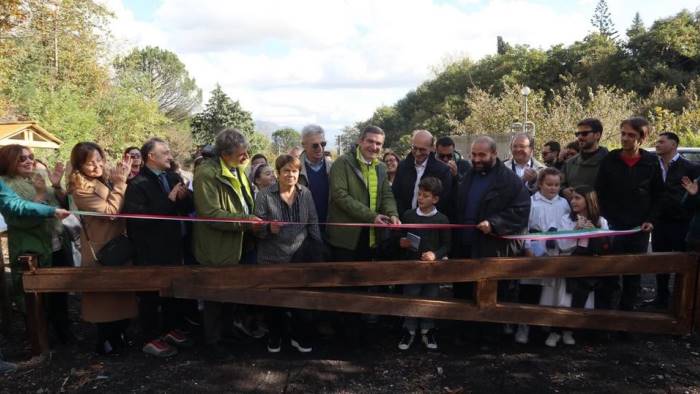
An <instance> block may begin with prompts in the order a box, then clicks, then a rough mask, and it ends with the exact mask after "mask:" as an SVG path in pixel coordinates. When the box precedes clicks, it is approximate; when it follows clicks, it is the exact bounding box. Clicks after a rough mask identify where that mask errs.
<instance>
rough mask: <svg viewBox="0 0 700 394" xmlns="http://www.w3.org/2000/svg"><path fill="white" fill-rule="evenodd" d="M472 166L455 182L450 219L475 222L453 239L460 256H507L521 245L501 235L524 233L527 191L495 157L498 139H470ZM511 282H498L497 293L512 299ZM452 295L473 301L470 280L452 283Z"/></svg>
mask: <svg viewBox="0 0 700 394" xmlns="http://www.w3.org/2000/svg"><path fill="white" fill-rule="evenodd" d="M471 155H472V168H471V170H470V171H468V172H467V173H466V175H465V176H464V179H462V182H461V183H460V186H459V191H458V194H457V201H456V207H457V208H456V212H455V216H454V217H453V218H452V221H453V222H456V223H461V224H469V225H476V227H472V228H466V229H464V230H461V234H460V235H459V238H458V239H457V241H456V243H459V244H460V245H461V248H460V251H459V253H460V255H461V257H464V258H481V257H508V256H515V255H517V254H519V253H520V250H521V248H522V243H521V242H520V241H512V240H506V239H501V238H499V236H503V235H514V234H523V233H525V232H526V231H527V226H528V219H529V216H530V192H529V191H528V189H527V188H526V186H525V184H524V183H523V181H522V180H521V179H520V177H518V176H517V175H516V174H515V172H513V171H511V170H510V169H508V168H507V167H505V166H504V165H503V163H502V162H501V161H500V160H499V159H498V154H497V152H496V142H495V141H494V140H493V139H492V138H490V137H486V136H482V137H478V138H476V139H475V140H474V142H473V143H472V149H471ZM515 283H516V282H515V281H500V282H499V283H498V297H499V299H501V300H506V301H507V300H508V299H509V298H513V297H514V292H515ZM453 290H454V296H455V298H461V299H471V298H473V295H474V284H473V283H454V284H453Z"/></svg>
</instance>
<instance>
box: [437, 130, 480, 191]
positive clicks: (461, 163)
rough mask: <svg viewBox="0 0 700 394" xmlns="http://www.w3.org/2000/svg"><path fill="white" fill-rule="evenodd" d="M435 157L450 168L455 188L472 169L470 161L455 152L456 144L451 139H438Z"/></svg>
mask: <svg viewBox="0 0 700 394" xmlns="http://www.w3.org/2000/svg"><path fill="white" fill-rule="evenodd" d="M435 156H436V157H437V159H438V160H440V161H441V162H443V163H445V164H447V166H448V167H450V174H452V180H453V183H454V184H455V186H456V185H457V183H458V181H459V180H461V179H462V177H464V174H466V173H467V172H468V171H469V169H470V168H471V167H472V165H471V164H469V161H468V160H464V159H462V155H460V154H459V152H457V151H456V150H455V142H454V140H453V139H452V138H450V137H440V138H438V140H437V142H435Z"/></svg>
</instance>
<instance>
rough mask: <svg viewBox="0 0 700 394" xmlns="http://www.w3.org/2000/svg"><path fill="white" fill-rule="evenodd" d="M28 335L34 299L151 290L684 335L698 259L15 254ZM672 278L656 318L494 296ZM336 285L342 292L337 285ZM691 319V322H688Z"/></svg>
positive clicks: (37, 304) (689, 325)
mask: <svg viewBox="0 0 700 394" xmlns="http://www.w3.org/2000/svg"><path fill="white" fill-rule="evenodd" d="M23 259H24V261H25V262H26V269H27V272H25V274H24V277H23V282H24V289H25V292H26V293H27V294H26V295H27V297H26V302H27V313H28V316H29V325H30V327H29V331H30V335H31V338H32V343H33V345H34V346H35V347H34V349H35V352H43V351H45V350H46V349H47V346H48V345H47V341H46V327H45V326H46V322H45V319H44V317H43V316H44V314H43V304H42V300H41V297H40V296H39V293H48V292H131V291H157V292H159V293H160V294H161V295H163V296H168V297H176V298H187V299H204V300H210V301H221V302H233V303H241V304H253V305H269V306H279V307H289V308H303V309H315V310H329V311H340V312H356V313H371V314H379V315H394V316H413V317H425V318H435V319H450V320H469V321H488V322H498V323H526V324H531V325H544V326H558V327H571V328H590V329H602V330H621V331H638V332H648V333H667V334H686V333H690V332H692V331H693V329H694V328H697V327H694V325H696V326H700V305H699V303H698V258H697V256H695V255H693V254H684V253H655V254H644V255H619V256H599V257H582V256H575V257H574V256H569V257H547V258H529V257H528V258H525V257H522V258H487V259H474V260H467V259H464V260H448V261H441V262H436V263H426V262H412V261H386V262H376V261H375V262H354V263H304V264H279V265H264V264H261V265H235V266H227V267H202V266H177V267H116V268H107V267H94V268H38V269H37V268H36V265H35V259H34V257H32V256H27V257H23ZM655 273H675V274H676V276H675V286H674V298H673V302H672V307H671V308H670V309H669V310H667V311H664V312H662V313H649V312H628V311H617V310H614V311H612V310H596V309H593V310H589V309H586V310H584V309H575V308H555V307H546V306H538V305H525V304H517V303H507V302H503V301H502V300H498V299H497V288H498V281H499V280H512V279H523V278H551V277H557V278H561V277H568V278H571V277H590V276H616V275H628V274H655ZM453 282H476V286H475V294H474V301H464V300H457V299H453V298H441V299H422V298H413V297H406V296H401V295H391V294H377V293H374V294H370V293H366V292H350V291H349V290H348V289H347V288H351V287H356V286H377V285H390V284H411V283H453ZM334 288H343V289H340V290H338V289H335V290H334ZM695 317H698V318H695Z"/></svg>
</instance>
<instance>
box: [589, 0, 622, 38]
mask: <svg viewBox="0 0 700 394" xmlns="http://www.w3.org/2000/svg"><path fill="white" fill-rule="evenodd" d="M591 24H592V25H593V27H595V28H596V29H597V30H598V32H599V33H600V34H602V35H604V36H606V37H608V38H611V39H617V30H615V24H614V23H613V21H612V17H611V16H610V11H608V3H607V1H605V0H599V1H598V5H596V6H595V11H593V17H592V18H591Z"/></svg>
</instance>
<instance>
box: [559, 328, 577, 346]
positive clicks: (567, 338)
mask: <svg viewBox="0 0 700 394" xmlns="http://www.w3.org/2000/svg"><path fill="white" fill-rule="evenodd" d="M561 341H562V342H564V345H575V344H576V340H575V339H574V333H573V332H572V331H564V332H563V333H562V337H561Z"/></svg>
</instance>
